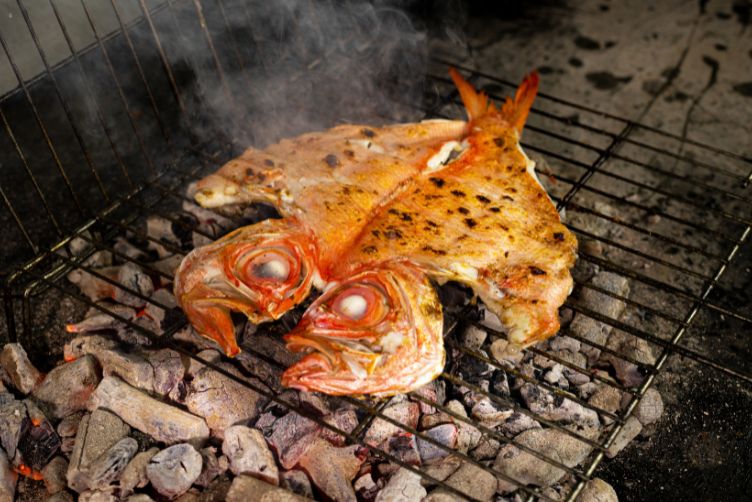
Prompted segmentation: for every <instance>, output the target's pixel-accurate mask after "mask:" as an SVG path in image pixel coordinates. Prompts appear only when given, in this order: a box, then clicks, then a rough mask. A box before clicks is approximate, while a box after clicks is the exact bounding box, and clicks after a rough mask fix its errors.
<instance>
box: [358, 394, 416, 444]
mask: <svg viewBox="0 0 752 502" xmlns="http://www.w3.org/2000/svg"><path fill="white" fill-rule="evenodd" d="M381 413H382V414H383V415H384V416H386V417H389V418H391V419H393V420H395V421H396V422H397V423H400V424H404V425H406V426H408V427H412V428H415V427H417V425H418V418H419V415H420V407H419V406H418V404H417V403H413V402H410V401H402V402H400V403H397V404H392V405H389V406H387V407H386V408H384V410H383V411H382V412H381ZM401 432H404V429H403V428H402V427H399V426H397V425H394V424H392V423H391V422H387V421H386V420H383V419H381V418H376V419H374V421H373V423H371V426H370V427H369V428H368V431H367V432H366V435H365V442H366V443H367V444H370V445H379V444H381V443H383V442H384V441H386V440H387V439H389V438H390V437H392V436H394V435H396V434H400V433H401Z"/></svg>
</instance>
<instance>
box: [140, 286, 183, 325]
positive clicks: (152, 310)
mask: <svg viewBox="0 0 752 502" xmlns="http://www.w3.org/2000/svg"><path fill="white" fill-rule="evenodd" d="M149 299H150V300H151V301H150V302H149V303H147V304H146V306H145V307H144V310H143V312H142V315H144V316H146V317H148V318H150V319H152V320H154V321H156V322H157V323H158V324H159V325H160V327H162V328H165V327H167V326H165V323H164V320H165V318H166V316H167V312H169V311H170V310H172V309H174V308H176V307H177V306H178V302H177V300H176V299H175V295H173V294H172V292H171V291H169V290H168V289H166V288H160V289H157V290H155V291H154V293H152V295H151V297H150V298H149ZM157 304H159V305H163V306H164V307H165V308H162V307H159V306H157Z"/></svg>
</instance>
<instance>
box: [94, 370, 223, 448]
mask: <svg viewBox="0 0 752 502" xmlns="http://www.w3.org/2000/svg"><path fill="white" fill-rule="evenodd" d="M89 406H90V408H91V409H96V408H100V407H101V408H107V409H109V410H111V411H113V412H114V413H117V415H118V416H120V417H121V418H122V419H123V420H124V421H125V422H127V423H128V424H130V425H131V426H132V427H134V428H136V429H138V430H140V431H141V432H144V433H146V434H149V435H150V436H152V437H153V438H154V439H155V440H157V441H161V442H164V443H167V444H173V443H177V442H181V441H199V442H200V441H203V440H205V439H207V438H208V436H209V428H208V427H207V425H206V422H205V421H204V420H203V419H202V418H200V417H197V416H195V415H191V414H190V413H187V412H185V411H183V410H181V409H179V408H176V407H174V406H170V405H168V404H166V403H163V402H161V401H158V400H156V399H154V398H152V397H150V396H149V395H147V394H145V393H143V392H141V391H139V390H137V389H135V388H134V387H131V386H130V385H128V384H127V383H125V382H123V381H122V380H120V379H119V378H117V377H113V376H108V377H105V378H104V379H102V381H101V382H100V384H99V386H98V387H97V389H96V390H95V391H94V393H93V394H92V398H91V400H90V403H89Z"/></svg>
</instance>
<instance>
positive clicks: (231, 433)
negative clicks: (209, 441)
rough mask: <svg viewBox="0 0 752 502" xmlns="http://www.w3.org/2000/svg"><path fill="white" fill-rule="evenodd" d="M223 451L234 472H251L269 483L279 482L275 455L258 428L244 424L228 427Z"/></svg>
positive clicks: (275, 483) (236, 473) (237, 473)
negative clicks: (251, 427)
mask: <svg viewBox="0 0 752 502" xmlns="http://www.w3.org/2000/svg"><path fill="white" fill-rule="evenodd" d="M222 453H224V454H225V455H226V456H227V460H229V462H230V470H231V471H232V472H233V474H235V475H240V474H250V475H252V476H256V477H258V478H260V479H263V480H264V481H266V482H268V483H271V484H274V485H278V484H279V472H278V470H277V464H276V463H275V462H274V456H273V455H272V452H271V451H270V450H269V447H268V446H267V444H266V440H265V439H264V436H263V435H262V434H261V433H260V432H259V431H257V430H256V429H250V428H248V427H246V426H244V425H234V426H232V427H229V428H227V429H226V430H225V439H224V441H223V442H222Z"/></svg>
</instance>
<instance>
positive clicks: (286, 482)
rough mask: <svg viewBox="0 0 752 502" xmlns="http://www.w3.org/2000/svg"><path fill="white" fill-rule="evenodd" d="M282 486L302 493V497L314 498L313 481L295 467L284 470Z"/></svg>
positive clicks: (299, 493)
mask: <svg viewBox="0 0 752 502" xmlns="http://www.w3.org/2000/svg"><path fill="white" fill-rule="evenodd" d="M280 486H281V487H282V488H286V489H288V490H290V491H291V492H293V493H296V494H298V495H300V496H301V497H306V498H309V499H313V489H312V488H311V482H310V481H309V480H308V476H306V474H305V473H304V472H303V471H299V470H297V469H295V470H292V471H285V472H283V473H282V474H280Z"/></svg>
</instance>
